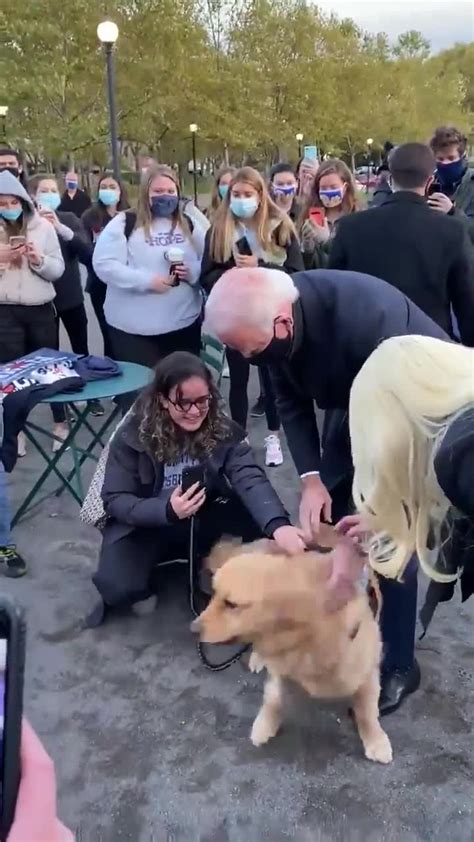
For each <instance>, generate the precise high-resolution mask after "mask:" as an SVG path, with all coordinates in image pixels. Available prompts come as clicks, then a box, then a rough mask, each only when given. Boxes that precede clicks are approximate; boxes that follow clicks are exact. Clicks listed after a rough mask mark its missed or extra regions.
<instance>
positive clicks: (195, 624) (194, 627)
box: [191, 617, 201, 632]
mask: <svg viewBox="0 0 474 842" xmlns="http://www.w3.org/2000/svg"><path fill="white" fill-rule="evenodd" d="M191 631H192V632H200V631H201V619H200V617H196V619H195V620H193V621H192V623H191Z"/></svg>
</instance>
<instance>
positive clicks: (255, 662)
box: [249, 651, 265, 673]
mask: <svg viewBox="0 0 474 842" xmlns="http://www.w3.org/2000/svg"><path fill="white" fill-rule="evenodd" d="M263 669H265V663H264V661H262V659H261V657H260V655H257V653H256V652H255V651H253V652H252V654H251V655H250V658H249V670H250V672H256V673H259V672H262V670H263Z"/></svg>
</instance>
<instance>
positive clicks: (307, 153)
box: [303, 146, 318, 161]
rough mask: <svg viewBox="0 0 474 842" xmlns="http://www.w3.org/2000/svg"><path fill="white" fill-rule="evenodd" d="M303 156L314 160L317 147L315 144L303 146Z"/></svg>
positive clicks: (316, 154)
mask: <svg viewBox="0 0 474 842" xmlns="http://www.w3.org/2000/svg"><path fill="white" fill-rule="evenodd" d="M303 157H304V158H307V159H308V160H309V161H316V160H317V158H318V147H317V146H305V148H304V156H303Z"/></svg>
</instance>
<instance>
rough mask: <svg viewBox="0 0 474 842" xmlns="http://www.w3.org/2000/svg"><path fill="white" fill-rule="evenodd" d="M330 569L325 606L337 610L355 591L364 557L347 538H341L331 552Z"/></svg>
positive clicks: (353, 595)
mask: <svg viewBox="0 0 474 842" xmlns="http://www.w3.org/2000/svg"><path fill="white" fill-rule="evenodd" d="M331 562H332V569H331V574H330V577H329V580H328V583H327V590H328V598H327V608H328V609H329V610H330V611H338V610H339V609H340V608H342V607H343V606H344V605H346V604H347V603H348V602H349V600H351V599H353V598H354V597H355V595H356V593H357V581H358V579H359V578H360V575H361V573H362V570H363V568H364V565H365V557H364V556H363V555H362V554H361V552H360V551H359V549H358V548H357V547H356V546H355V544H353V543H352V542H351V541H349V540H348V539H347V538H341V540H340V541H339V542H338V543H337V544H336V546H335V548H334V549H333V551H332V553H331Z"/></svg>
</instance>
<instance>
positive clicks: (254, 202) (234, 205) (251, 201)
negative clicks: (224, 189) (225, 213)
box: [230, 196, 258, 219]
mask: <svg viewBox="0 0 474 842" xmlns="http://www.w3.org/2000/svg"><path fill="white" fill-rule="evenodd" d="M230 209H231V211H232V213H233V214H234V216H238V217H239V219H251V218H252V216H255V214H256V213H257V210H258V199H256V198H255V197H253V196H252V197H250V198H248V199H237V198H234V197H232V198H231V200H230Z"/></svg>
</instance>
